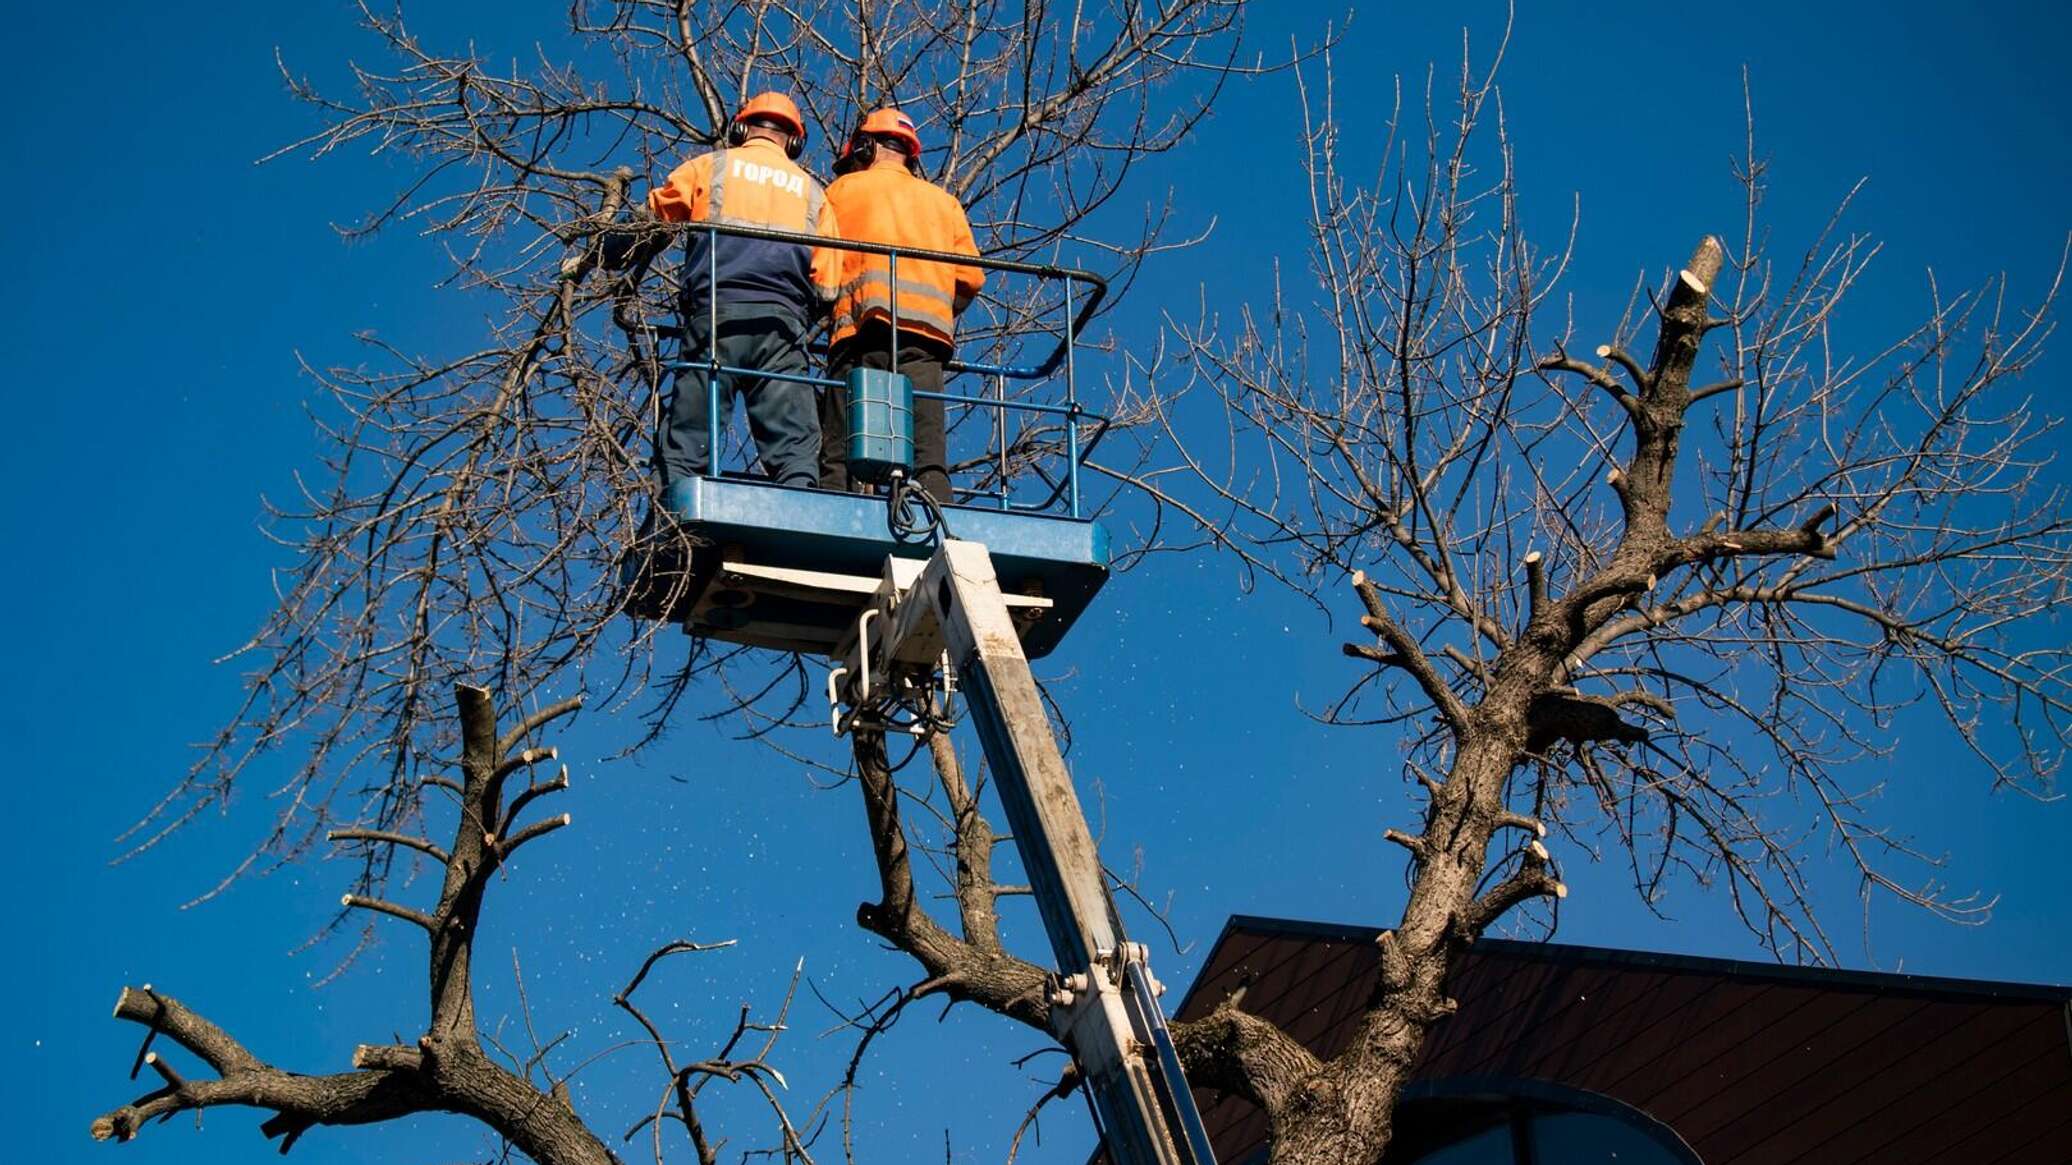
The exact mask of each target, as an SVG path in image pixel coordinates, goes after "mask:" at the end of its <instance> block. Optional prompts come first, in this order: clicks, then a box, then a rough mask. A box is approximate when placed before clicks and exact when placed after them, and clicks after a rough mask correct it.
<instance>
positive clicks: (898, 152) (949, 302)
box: [820, 109, 986, 502]
mask: <svg viewBox="0 0 2072 1165" xmlns="http://www.w3.org/2000/svg"><path fill="white" fill-rule="evenodd" d="M835 170H836V173H837V174H838V175H840V176H839V177H837V178H836V179H835V180H834V181H833V182H831V183H829V184H828V188H827V201H828V205H830V206H832V207H833V208H834V210H835V213H836V215H837V217H839V218H840V220H841V222H842V234H843V236H844V237H845V238H849V239H853V240H858V241H868V242H874V243H889V244H891V245H892V246H895V247H901V248H916V249H920V250H928V251H949V252H955V253H957V254H961V255H971V256H973V257H976V256H977V255H978V245H977V244H976V243H975V242H973V240H972V237H971V223H970V221H969V220H967V219H966V218H965V215H964V207H963V206H961V205H960V204H959V203H958V202H957V199H956V198H955V197H954V196H952V195H951V194H950V193H949V192H948V191H946V190H944V189H942V188H941V187H939V186H936V185H935V184H933V183H931V182H929V181H927V180H926V179H924V178H922V177H921V135H920V133H919V131H917V130H916V129H915V128H914V122H913V119H911V118H909V117H908V116H907V115H906V114H904V113H901V112H900V111H899V110H897V109H879V110H875V111H873V112H872V113H871V114H870V115H869V116H867V117H865V118H864V119H863V122H862V124H860V125H858V126H857V128H856V132H855V133H854V134H852V135H850V138H849V141H848V143H847V145H846V146H845V147H844V148H843V150H842V157H841V159H840V160H839V161H838V162H837V163H836V166H835ZM841 264H842V269H841V279H840V284H841V291H840V293H839V295H838V297H837V298H836V300H835V303H834V319H833V331H832V332H831V334H830V336H829V352H828V372H829V375H830V376H831V377H833V378H834V379H836V380H845V379H846V378H847V377H848V374H849V372H850V371H851V370H853V369H856V368H892V367H894V359H895V353H894V344H895V342H896V343H897V354H896V358H897V368H898V371H899V372H901V373H902V374H904V375H905V376H907V377H908V378H909V379H911V380H912V381H913V383H914V388H915V389H916V390H917V391H920V392H941V391H942V389H943V365H944V364H945V363H946V362H948V360H949V359H950V357H951V355H952V353H953V352H954V351H955V348H956V335H957V332H956V320H957V317H958V316H959V315H962V314H963V312H964V309H965V308H966V307H969V306H970V305H971V301H972V300H973V299H974V298H975V297H976V296H977V295H978V292H979V289H980V288H981V287H983V286H984V285H985V279H986V276H985V272H984V271H982V270H980V269H979V268H978V267H976V266H971V265H967V264H960V263H944V262H940V261H931V260H924V259H909V258H906V257H905V256H901V258H900V260H899V264H898V276H899V285H898V286H897V287H896V288H895V287H894V286H893V285H892V264H891V263H889V262H888V261H887V258H886V256H884V255H868V254H864V253H862V252H858V251H844V252H842V253H841ZM895 303H896V304H897V306H898V320H899V334H898V335H897V336H896V337H895V336H894V335H893V310H892V309H893V306H894V304H895ZM820 406H821V408H820V441H821V445H820V449H821V452H820V484H821V486H822V488H824V489H842V490H846V489H848V488H849V486H850V482H849V471H848V465H847V462H846V452H847V451H846V448H845V447H846V446H847V444H848V440H849V418H848V400H847V394H846V393H845V392H843V391H841V390H830V391H828V392H827V393H825V394H823V395H822V397H821V401H820ZM946 457H947V448H946V441H945V437H944V433H943V405H942V402H941V401H939V400H916V401H915V402H914V480H916V481H917V482H919V483H920V485H921V487H922V488H923V489H925V490H927V491H928V493H929V494H930V495H931V496H932V497H934V498H935V500H937V501H939V502H949V501H951V500H952V497H951V493H950V479H949V471H948V468H947V465H948V463H947V460H946Z"/></svg>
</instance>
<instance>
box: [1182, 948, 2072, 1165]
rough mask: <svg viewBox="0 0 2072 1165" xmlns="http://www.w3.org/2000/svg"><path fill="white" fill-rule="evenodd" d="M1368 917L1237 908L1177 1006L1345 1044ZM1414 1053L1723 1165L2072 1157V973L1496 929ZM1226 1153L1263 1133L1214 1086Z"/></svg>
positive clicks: (1209, 1114) (1370, 960) (1214, 1115)
mask: <svg viewBox="0 0 2072 1165" xmlns="http://www.w3.org/2000/svg"><path fill="white" fill-rule="evenodd" d="M1379 933H1380V931H1379V930H1377V929H1376V928H1373V927H1355V926H1335V925H1327V924H1319V923H1307V922H1290V921H1284V920H1279V919H1268V918H1253V917H1246V916H1238V917H1233V918H1232V919H1231V920H1230V921H1229V923H1228V924H1226V926H1225V927H1224V930H1223V934H1222V935H1221V936H1220V937H1219V938H1218V939H1217V941H1216V946H1215V948H1214V950H1212V951H1211V952H1210V954H1209V958H1208V963H1207V965H1206V966H1205V967H1204V969H1203V971H1202V973H1201V976H1200V977H1199V978H1198V979H1197V980H1196V981H1195V983H1194V985H1193V987H1192V988H1190V990H1189V991H1188V993H1187V997H1186V999H1185V1000H1184V1001H1183V1002H1182V1004H1181V1006H1180V1009H1179V1012H1178V1013H1177V1018H1178V1019H1182V1020H1185V1019H1193V1018H1197V1017H1199V1016H1201V1015H1205V1014H1207V1013H1208V1011H1210V1010H1211V1009H1212V1008H1214V1007H1215V1006H1216V1005H1217V1004H1218V1003H1220V1002H1221V1001H1222V1000H1224V999H1225V998H1227V997H1228V996H1229V995H1230V994H1231V993H1232V992H1233V991H1235V990H1237V989H1238V988H1239V987H1240V986H1243V987H1244V988H1245V995H1244V998H1243V1002H1242V1006H1243V1007H1244V1009H1245V1010H1246V1011H1248V1012H1252V1013H1254V1014H1257V1015H1260V1016H1263V1017H1265V1018H1267V1019H1270V1020H1273V1021H1274V1022H1275V1023H1277V1024H1279V1025H1280V1026H1281V1027H1282V1028H1283V1029H1284V1030H1285V1031H1287V1032H1288V1033H1289V1034H1290V1035H1292V1036H1294V1037H1295V1038H1297V1039H1299V1040H1301V1041H1302V1042H1303V1043H1304V1044H1305V1045H1307V1046H1308V1047H1309V1048H1310V1050H1311V1051H1313V1052H1315V1053H1317V1054H1318V1055H1320V1056H1325V1057H1329V1056H1331V1055H1334V1054H1336V1053H1337V1052H1338V1051H1339V1050H1340V1048H1341V1046H1342V1045H1343V1043H1344V1040H1345V1039H1346V1038H1347V1036H1348V1035H1349V1034H1350V1032H1351V1029H1352V1024H1353V1021H1354V1020H1355V1019H1356V1018H1357V1017H1358V1015H1359V1012H1360V1007H1361V1004H1362V1002H1363V1001H1364V1000H1365V999H1366V998H1367V996H1368V995H1369V993H1370V991H1371V990H1372V988H1373V985H1374V981H1375V976H1376V975H1377V973H1378V963H1379V955H1378V953H1377V950H1376V947H1375V945H1374V939H1375V937H1376V936H1377V935H1378V934H1379ZM1448 990H1449V992H1450V994H1452V995H1453V997H1454V998H1455V999H1457V1000H1458V1001H1459V1003H1460V1011H1459V1012H1458V1014H1456V1015H1455V1016H1454V1017H1453V1018H1452V1019H1450V1020H1448V1021H1446V1022H1444V1023H1442V1024H1441V1025H1439V1026H1438V1027H1437V1028H1435V1029H1434V1030H1433V1033H1432V1036H1431V1038H1430V1040H1429V1041H1428V1042H1427V1044H1426V1047H1425V1049H1424V1054H1423V1056H1422V1058H1421V1059H1420V1061H1419V1065H1418V1069H1417V1079H1418V1080H1420V1081H1423V1082H1426V1083H1428V1084H1429V1083H1431V1082H1437V1081H1464V1080H1473V1081H1479V1082H1483V1083H1485V1084H1496V1083H1500V1082H1502V1081H1505V1080H1511V1081H1519V1080H1523V1081H1536V1082H1541V1083H1551V1084H1557V1085H1561V1086H1564V1087H1567V1088H1573V1089H1578V1090H1583V1091H1586V1092H1590V1093H1594V1094H1597V1095H1601V1096H1605V1097H1610V1098H1611V1099H1613V1100H1615V1101H1618V1102H1620V1103H1622V1104H1624V1105H1628V1106H1631V1107H1632V1108H1634V1109H1637V1110H1639V1111H1641V1112H1643V1113H1645V1114H1647V1115H1648V1116H1650V1117H1652V1118H1654V1119H1655V1120H1657V1121H1660V1122H1662V1123H1663V1124H1665V1125H1667V1126H1668V1127H1669V1128H1670V1129H1672V1130H1674V1132H1675V1133H1676V1134H1677V1135H1679V1136H1681V1137H1682V1138H1683V1139H1684V1141H1685V1142H1686V1143H1687V1144H1688V1145H1689V1146H1690V1148H1691V1149H1692V1151H1693V1152H1694V1153H1695V1154H1696V1155H1697V1156H1698V1157H1699V1159H1701V1160H1702V1161H1704V1162H1705V1163H1706V1165H1754V1163H1757V1162H1761V1163H1765V1165H1768V1163H1773V1162H1775V1163H1781V1162H1793V1161H1814V1160H1817V1161H1818V1162H1819V1163H1820V1165H1850V1163H1852V1162H1877V1163H1879V1165H1911V1163H1914V1162H1921V1163H1924V1165H1925V1163H1927V1162H1945V1161H1951V1160H1963V1161H1965V1162H1967V1163H1975V1165H1990V1163H1993V1162H2008V1163H2019V1165H2028V1163H2030V1162H2035V1163H2037V1165H2044V1163H2051V1165H2062V1163H2063V1162H2064V1161H2065V1160H2066V1159H2067V1155H2066V1151H2065V1146H2066V1145H2067V1144H2072V987H2052V986H2036V985H2029V984H2013V983H1985V982H1975V981H1970V980H1961V979H1937V978H1927V977H1923V976H1917V975H1897V974H1881V973H1873V972H1863V971H1837V970H1829V969H1822V968H1805V967H1788V966H1780V965H1773V964H1764V963H1750V962H1740V961H1735V960H1729V959H1709V958H1696V957H1690V956H1683V955H1664V954H1651V953H1646V952H1640V951H1619V950H1605V949H1600V948H1594V947H1581V946H1569V945H1566V944H1561V943H1533V942H1513V941H1506V940H1499V939H1485V940H1483V941H1481V942H1479V943H1477V944H1476V945H1475V946H1474V947H1473V948H1472V949H1471V950H1470V951H1469V952H1468V953H1467V954H1466V955H1465V956H1464V957H1463V958H1462V960H1461V962H1460V964H1459V965H1458V966H1457V967H1456V968H1455V970H1454V974H1453V976H1452V978H1451V979H1450V981H1449V988H1448ZM1197 1099H1198V1100H1199V1101H1200V1103H1201V1105H1202V1109H1203V1115H1204V1118H1205V1119H1206V1121H1207V1122H1208V1125H1209V1130H1210V1133H1211V1136H1212V1137H1213V1138H1214V1139H1215V1141H1216V1146H1217V1150H1218V1157H1219V1159H1221V1160H1223V1161H1225V1162H1237V1161H1242V1160H1244V1159H1245V1158H1246V1157H1247V1156H1249V1155H1250V1154H1252V1153H1253V1152H1254V1151H1255V1150H1256V1149H1257V1148H1259V1147H1260V1146H1261V1145H1262V1144H1263V1143H1264V1138H1265V1133H1266V1127H1265V1120H1264V1117H1263V1116H1262V1115H1261V1114H1260V1113H1259V1112H1258V1111H1257V1109H1255V1108H1254V1107H1253V1106H1252V1105H1251V1104H1249V1103H1248V1102H1246V1101H1243V1100H1240V1099H1237V1098H1235V1097H1224V1096H1221V1095H1219V1094H1212V1093H1209V1092H1207V1091H1206V1090H1204V1091H1203V1092H1200V1093H1198V1094H1197Z"/></svg>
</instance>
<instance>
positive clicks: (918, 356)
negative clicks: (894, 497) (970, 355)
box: [820, 321, 955, 504]
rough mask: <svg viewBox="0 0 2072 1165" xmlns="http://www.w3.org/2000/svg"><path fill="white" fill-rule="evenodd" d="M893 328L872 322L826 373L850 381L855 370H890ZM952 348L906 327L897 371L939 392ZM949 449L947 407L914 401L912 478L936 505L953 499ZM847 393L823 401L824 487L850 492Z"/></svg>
mask: <svg viewBox="0 0 2072 1165" xmlns="http://www.w3.org/2000/svg"><path fill="white" fill-rule="evenodd" d="M891 339H892V328H891V326H890V325H888V324H886V323H883V322H880V321H872V322H869V323H866V324H864V325H863V327H862V328H860V329H858V330H857V333H856V334H855V335H854V336H851V337H849V338H848V339H847V340H844V341H842V343H841V344H840V345H839V346H838V347H836V348H835V349H834V350H833V351H832V352H830V353H828V357H827V374H828V376H829V377H830V378H831V379H834V380H847V379H848V377H849V370H850V369H852V368H891V367H892V344H891ZM949 358H950V350H949V348H948V347H947V346H945V345H944V344H942V343H941V342H940V341H937V340H933V339H929V338H927V337H925V336H918V335H915V334H914V333H912V332H909V331H905V330H904V329H902V330H901V331H900V334H899V371H900V373H901V374H902V375H904V376H906V377H907V378H908V379H909V380H912V381H913V382H914V391H916V392H941V391H942V385H943V374H942V366H943V364H944V363H945V362H946V361H948V360H949ZM948 452H949V451H948V446H947V442H946V441H945V439H944V435H943V407H942V402H941V401H939V400H916V401H915V402H914V474H913V480H915V481H917V482H919V483H920V484H921V488H922V489H925V490H927V491H928V494H929V496H930V497H933V498H934V499H935V500H936V501H939V502H942V503H945V504H948V503H949V502H951V501H953V500H955V499H954V498H953V497H952V496H951V491H950V475H949V471H948V469H947V466H948V460H947V459H948ZM848 457H849V391H848V389H846V388H830V389H828V390H827V391H826V392H825V393H823V394H821V397H820V488H822V489H839V490H847V489H849V488H850V486H851V482H850V481H849V461H848Z"/></svg>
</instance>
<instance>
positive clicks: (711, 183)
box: [648, 139, 841, 317]
mask: <svg viewBox="0 0 2072 1165" xmlns="http://www.w3.org/2000/svg"><path fill="white" fill-rule="evenodd" d="M648 209H649V210H650V211H652V212H653V213H654V215H655V217H656V218H659V219H664V220H666V221H668V222H712V223H724V224H727V225H729V226H754V227H769V228H772V229H774V230H781V231H798V232H801V233H805V234H813V235H819V236H820V237H822V238H830V239H831V238H840V237H841V235H840V232H839V229H838V225H837V224H838V223H839V221H840V216H839V215H838V214H837V213H836V212H835V210H834V208H833V207H831V206H829V205H828V203H827V194H826V192H825V191H824V190H822V189H821V187H820V183H818V182H815V181H814V180H813V178H812V176H811V175H809V174H807V173H806V172H805V171H804V170H801V169H800V168H799V167H798V166H797V165H796V164H794V163H793V162H792V160H791V159H789V158H787V157H785V156H784V151H783V150H782V149H780V148H778V146H777V145H776V143H774V142H767V141H762V140H760V139H757V140H751V141H750V142H749V143H748V144H747V145H744V146H740V147H738V148H735V149H729V150H715V151H713V152H712V153H709V154H701V155H699V156H698V157H695V158H692V159H691V160H690V161H688V162H685V163H684V164H683V165H681V166H678V167H677V168H676V169H675V171H673V172H672V173H671V174H670V175H669V180H668V181H667V182H665V183H663V184H662V185H660V186H657V187H656V188H654V189H653V190H650V191H649V192H648ZM714 241H717V242H718V244H719V245H718V247H717V248H716V249H715V248H713V247H711V245H710V244H711V243H712V242H714ZM840 263H841V256H840V254H839V253H838V252H834V251H830V250H828V249H826V248H824V247H802V246H799V245H797V244H795V243H778V242H772V241H770V240H767V239H743V238H730V237H727V236H725V235H721V236H718V237H717V239H716V240H715V239H714V237H713V236H709V235H704V234H696V233H694V234H692V235H691V236H690V238H689V240H688V242H687V254H686V256H685V260H684V271H683V310H684V313H685V314H686V315H692V314H697V313H701V312H703V311H704V310H705V288H706V285H707V283H708V282H710V283H712V284H714V285H716V286H717V288H718V291H719V310H720V312H721V313H725V312H726V309H727V308H728V307H729V306H730V305H735V304H750V303H759V304H778V305H783V306H790V307H794V308H796V309H797V310H798V312H799V314H800V315H801V316H802V317H811V316H812V315H813V314H814V310H813V309H814V306H815V304H816V303H826V302H828V301H830V300H832V299H834V298H835V293H836V291H837V290H838V289H839V287H840ZM708 264H710V265H711V269H710V270H708Z"/></svg>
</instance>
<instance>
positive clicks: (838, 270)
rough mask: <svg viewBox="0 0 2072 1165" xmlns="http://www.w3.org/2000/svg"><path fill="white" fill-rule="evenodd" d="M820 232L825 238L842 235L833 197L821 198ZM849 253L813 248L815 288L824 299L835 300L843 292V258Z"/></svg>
mask: <svg viewBox="0 0 2072 1165" xmlns="http://www.w3.org/2000/svg"><path fill="white" fill-rule="evenodd" d="M818 233H819V235H820V237H821V238H823V239H839V238H841V237H842V224H841V222H840V220H839V218H838V217H837V216H836V214H835V203H834V199H832V198H824V199H822V200H821V203H820V223H819V227H818ZM847 254H848V252H846V251H838V250H835V249H833V248H831V247H815V248H813V290H814V292H815V293H817V294H818V295H819V296H820V298H821V299H822V300H825V301H828V302H833V300H834V298H835V297H836V296H837V295H840V294H841V293H842V259H843V256H845V255H847Z"/></svg>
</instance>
